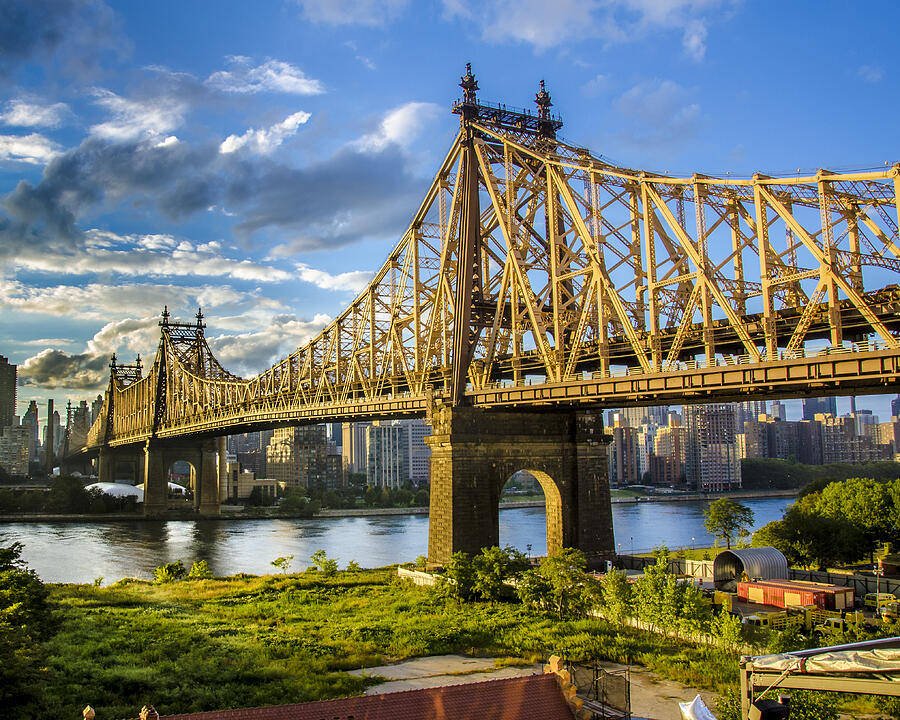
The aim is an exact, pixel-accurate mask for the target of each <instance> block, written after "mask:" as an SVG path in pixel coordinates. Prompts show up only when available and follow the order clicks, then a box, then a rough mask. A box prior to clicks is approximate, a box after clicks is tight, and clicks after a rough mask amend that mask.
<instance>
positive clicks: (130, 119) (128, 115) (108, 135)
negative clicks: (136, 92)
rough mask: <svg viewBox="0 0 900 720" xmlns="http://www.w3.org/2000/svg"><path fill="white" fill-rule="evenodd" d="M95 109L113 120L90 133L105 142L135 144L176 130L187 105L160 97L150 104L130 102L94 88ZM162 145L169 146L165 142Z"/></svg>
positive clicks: (168, 97)
mask: <svg viewBox="0 0 900 720" xmlns="http://www.w3.org/2000/svg"><path fill="white" fill-rule="evenodd" d="M94 97H96V98H97V100H96V102H97V104H98V105H100V106H102V107H104V108H106V109H107V110H109V111H110V113H112V115H113V117H112V119H111V120H108V121H106V122H103V123H99V124H98V125H94V126H92V127H91V133H92V134H93V135H95V136H97V137H101V138H105V139H107V140H117V141H122V140H136V139H141V138H156V137H159V136H160V135H164V134H165V133H168V132H171V131H172V130H174V129H175V128H177V127H179V126H180V125H181V123H182V122H183V120H184V114H185V112H186V111H187V104H186V103H185V102H184V101H183V100H179V99H177V98H175V97H171V96H165V95H160V96H157V97H154V98H152V99H149V100H130V99H128V98H123V97H121V96H119V95H116V94H115V93H114V92H112V91H110V90H104V89H102V88H96V89H95V90H94ZM160 144H161V145H168V144H172V143H170V142H169V138H166V140H164V141H163V142H162V143H160Z"/></svg>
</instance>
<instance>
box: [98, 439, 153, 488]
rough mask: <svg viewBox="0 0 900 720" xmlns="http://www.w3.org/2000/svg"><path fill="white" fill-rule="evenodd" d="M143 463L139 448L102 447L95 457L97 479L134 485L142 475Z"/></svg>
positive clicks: (139, 480)
mask: <svg viewBox="0 0 900 720" xmlns="http://www.w3.org/2000/svg"><path fill="white" fill-rule="evenodd" d="M143 465H144V459H143V457H142V454H141V451H140V449H134V448H131V449H128V448H111V447H102V448H100V454H99V455H98V457H97V479H98V480H99V482H110V483H112V482H127V483H128V484H129V485H136V484H138V483H139V482H141V479H142V477H143V474H142V469H143Z"/></svg>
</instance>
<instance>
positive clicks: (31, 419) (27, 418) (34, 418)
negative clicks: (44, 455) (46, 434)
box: [22, 400, 41, 460]
mask: <svg viewBox="0 0 900 720" xmlns="http://www.w3.org/2000/svg"><path fill="white" fill-rule="evenodd" d="M22 427H27V428H28V432H29V433H30V434H31V457H30V458H29V460H37V458H38V453H39V452H40V448H41V444H40V437H41V435H40V432H41V431H40V428H39V427H38V406H37V401H35V400H32V401H31V402H30V403H28V410H27V411H26V412H25V415H24V416H23V417H22Z"/></svg>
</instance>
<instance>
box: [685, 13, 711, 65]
mask: <svg viewBox="0 0 900 720" xmlns="http://www.w3.org/2000/svg"><path fill="white" fill-rule="evenodd" d="M682 45H683V46H684V51H685V53H687V56H688V57H689V58H690V59H691V60H693V61H694V62H700V61H701V60H702V59H703V56H704V55H705V54H706V24H705V23H704V22H703V21H702V20H692V21H691V22H689V23H688V24H687V26H685V28H684V38H682Z"/></svg>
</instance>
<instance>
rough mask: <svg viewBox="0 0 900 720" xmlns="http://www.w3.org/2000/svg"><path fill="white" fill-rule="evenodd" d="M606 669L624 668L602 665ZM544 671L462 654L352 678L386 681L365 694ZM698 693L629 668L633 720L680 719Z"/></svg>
mask: <svg viewBox="0 0 900 720" xmlns="http://www.w3.org/2000/svg"><path fill="white" fill-rule="evenodd" d="M601 664H602V666H603V667H604V668H607V669H609V670H619V669H622V668H623V667H624V666H622V665H617V664H615V663H601ZM541 672H543V668H542V667H541V666H540V665H525V666H519V667H503V668H497V667H496V665H495V664H494V659H493V658H470V657H464V656H462V655H438V656H432V657H423V658H415V659H413V660H407V661H405V662H401V663H396V664H395V665H382V666H381V667H371V668H365V669H363V670H353V671H351V672H350V674H351V675H357V676H363V675H368V676H372V675H380V676H381V677H385V678H389V682H385V683H382V684H380V685H375V686H373V687H370V688H369V689H368V690H366V694H367V695H377V694H379V693H388V692H399V691H401V690H418V689H420V688H428V687H441V686H445V685H462V684H465V683H473V682H483V681H485V680H499V679H501V678H509V677H521V676H522V675H533V674H535V673H541ZM696 694H697V690H696V689H694V688H689V687H687V686H685V685H682V684H681V683H676V682H672V681H670V680H662V679H660V678H659V677H657V676H656V675H654V674H653V673H651V672H649V671H647V670H642V669H640V668H632V669H631V713H632V717H633V718H634V720H681V712H680V711H679V709H678V703H679V702H683V701H686V700H693V698H694V696H695V695H696ZM700 695H701V696H702V697H703V701H704V702H705V703H706V705H707V707H709V709H710V710H712V711H714V710H715V694H713V693H708V692H701V693H700Z"/></svg>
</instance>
